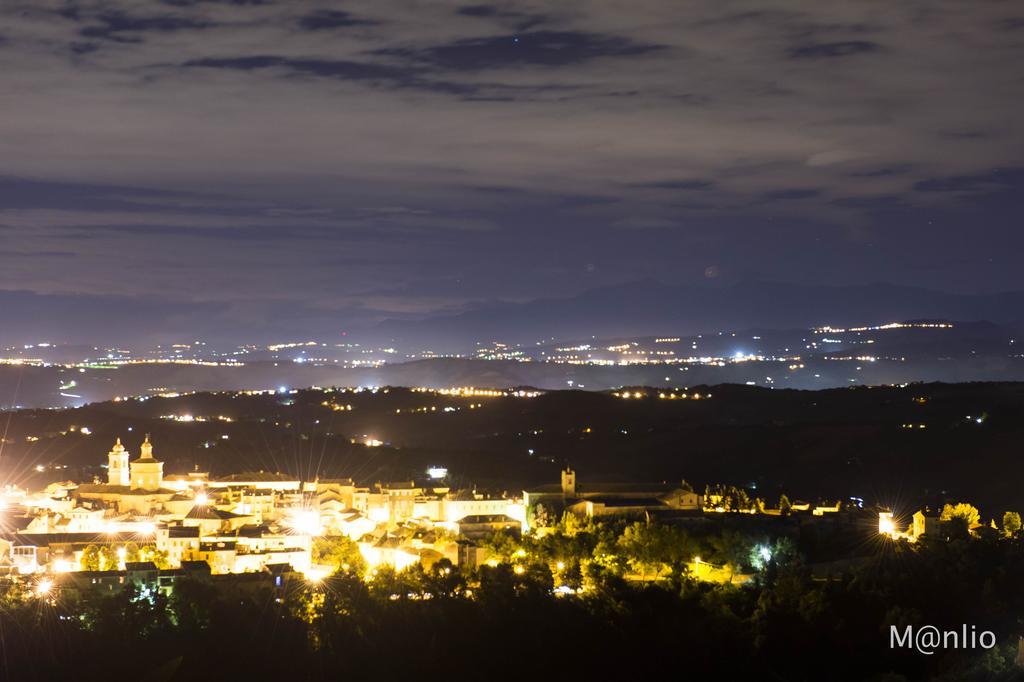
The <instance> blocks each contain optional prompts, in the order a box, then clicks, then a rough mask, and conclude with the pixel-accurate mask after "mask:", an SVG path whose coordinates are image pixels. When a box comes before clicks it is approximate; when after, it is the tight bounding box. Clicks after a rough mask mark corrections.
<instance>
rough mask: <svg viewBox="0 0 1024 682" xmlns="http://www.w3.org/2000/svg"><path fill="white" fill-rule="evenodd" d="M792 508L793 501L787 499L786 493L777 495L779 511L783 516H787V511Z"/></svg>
mask: <svg viewBox="0 0 1024 682" xmlns="http://www.w3.org/2000/svg"><path fill="white" fill-rule="evenodd" d="M792 510H793V503H792V502H790V501H789V498H788V497H786V494H785V493H783V494H781V495H779V513H780V514H782V515H783V516H788V515H789V512H791V511H792Z"/></svg>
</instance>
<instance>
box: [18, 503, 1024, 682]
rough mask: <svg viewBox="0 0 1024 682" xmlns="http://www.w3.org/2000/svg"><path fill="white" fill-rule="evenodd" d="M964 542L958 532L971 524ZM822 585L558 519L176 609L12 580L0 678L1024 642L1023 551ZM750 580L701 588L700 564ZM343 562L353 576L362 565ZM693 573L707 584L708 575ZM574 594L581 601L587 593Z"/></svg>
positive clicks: (826, 666) (1000, 649)
mask: <svg viewBox="0 0 1024 682" xmlns="http://www.w3.org/2000/svg"><path fill="white" fill-rule="evenodd" d="M960 530H963V529H960ZM876 540H877V542H876V543H875V545H874V547H873V551H872V552H871V553H870V556H869V557H868V559H867V560H866V561H864V562H863V563H861V564H859V565H857V566H855V567H848V568H846V569H843V570H837V571H836V572H835V573H832V574H830V575H826V576H822V575H820V573H819V572H818V571H812V566H811V565H810V564H809V563H808V562H807V561H806V560H805V559H804V556H803V554H802V552H801V550H800V547H799V544H798V543H794V542H792V541H791V540H789V539H787V538H770V537H751V536H736V535H731V536H726V535H721V536H705V537H697V536H693V535H691V534H690V533H688V532H687V531H684V530H681V529H677V528H672V527H669V526H659V525H654V524H646V523H642V522H641V523H632V524H627V523H625V522H622V523H614V524H602V525H592V524H581V523H574V522H572V521H568V522H566V521H565V520H563V522H562V523H561V524H559V526H558V527H557V528H556V529H555V530H554V531H552V532H550V533H548V534H546V535H544V536H543V537H540V538H531V537H527V538H526V539H524V540H517V539H515V538H512V537H495V538H494V539H492V540H491V541H490V543H489V545H490V547H491V549H492V550H493V551H494V552H495V557H496V559H497V561H496V562H494V563H495V565H494V566H490V565H483V566H481V567H480V568H479V569H478V570H476V571H470V572H466V573H462V572H460V571H458V570H457V569H455V568H454V567H453V566H452V565H451V564H449V563H448V562H447V561H444V560H442V561H439V562H437V563H435V564H433V565H432V566H431V567H429V568H422V567H420V566H418V565H417V566H415V567H412V568H410V569H407V570H405V571H403V572H400V573H395V572H394V571H393V570H390V569H386V568H381V569H378V570H376V571H370V572H368V573H365V574H361V572H362V571H363V570H364V569H365V566H360V565H359V562H358V558H357V556H354V555H353V556H351V557H347V556H346V552H349V551H350V550H351V546H346V543H344V542H343V541H341V542H340V543H339V544H338V545H337V546H335V547H333V548H327V549H326V551H325V548H323V547H321V548H320V550H321V551H320V557H321V559H323V558H325V557H329V556H331V555H332V550H333V556H334V561H335V562H337V563H339V564H340V563H341V562H342V561H344V562H345V565H347V566H348V569H347V570H339V571H338V572H337V573H335V574H334V575H332V576H330V577H328V578H325V579H323V580H319V581H307V580H302V579H296V580H293V581H292V582H291V583H286V584H285V585H283V586H282V587H281V588H274V587H273V586H272V583H270V584H268V585H267V586H266V587H264V588H260V589H257V590H240V589H238V590H236V589H223V588H217V587H214V586H213V585H212V584H210V583H208V582H203V581H195V582H187V581H183V582H179V583H178V584H177V585H176V586H175V588H174V591H173V593H172V594H170V595H169V596H165V595H154V596H146V597H144V596H142V595H141V594H140V593H138V592H137V591H135V590H133V589H126V590H124V591H122V592H120V593H118V594H114V595H111V596H103V597H100V596H89V595H88V594H85V595H82V596H81V597H79V598H74V599H73V598H71V597H70V596H68V595H62V594H60V593H59V592H56V591H53V592H49V593H46V594H41V593H40V592H39V591H38V588H36V589H35V590H33V587H32V584H31V582H25V583H13V584H8V585H7V586H6V588H5V590H4V592H3V595H2V605H0V635H2V644H3V652H2V653H3V655H2V657H0V666H2V668H0V674H2V676H3V677H4V678H5V679H11V680H49V679H81V680H93V679H98V680H108V681H109V680H121V679H125V680H127V679H132V680H222V681H223V680H257V679H259V680H263V679H273V680H335V679H351V680H369V679H375V680H399V679H447V680H470V679H491V680H499V679H516V680H548V679H567V678H568V676H571V677H572V678H575V679H593V680H610V679H623V680H627V679H628V680H646V679H683V678H697V679H714V680H741V679H765V680H816V681H817V680H886V681H888V682H893V681H897V680H919V679H940V680H1011V679H1018V678H1019V677H1020V669H1019V668H1017V667H1016V666H1015V663H1014V659H1015V657H1016V655H1017V641H1018V635H1019V634H1020V633H1022V632H1024V623H1022V621H1021V619H1020V614H1021V613H1024V582H1022V581H1021V580H1020V575H1022V574H1024V542H1022V541H1021V540H1019V539H1016V538H1014V537H1007V536H1005V535H1002V536H1000V535H999V534H995V533H993V534H988V537H984V538H979V537H971V536H969V535H967V534H966V532H965V531H964V532H960V531H958V530H957V529H956V528H953V529H952V531H951V532H950V533H948V534H946V535H945V536H944V537H940V538H936V539H935V540H933V541H925V540H922V541H921V542H919V543H917V544H916V545H910V544H908V543H905V542H894V541H890V540H888V539H882V538H876ZM696 551H701V552H704V553H705V556H707V557H710V558H712V559H714V560H715V561H730V560H729V557H732V559H731V561H730V563H732V565H733V568H735V569H736V570H737V571H743V572H746V573H748V574H749V575H750V576H751V578H750V580H749V582H748V583H747V584H745V585H742V586H740V585H734V584H730V583H728V582H722V581H719V582H714V581H711V580H709V579H707V578H705V577H703V576H700V578H699V579H698V577H695V574H694V564H693V562H692V561H691V560H690V558H691V557H692V555H693V553H694V552H696ZM349 560H351V561H352V563H349ZM698 573H699V571H698ZM576 590H579V592H578V593H576ZM908 624H913V625H926V624H931V625H935V626H937V627H939V628H941V629H945V628H956V629H959V628H960V627H961V625H962V624H967V625H974V626H976V627H977V629H978V630H979V631H981V630H991V631H993V632H994V633H995V635H996V645H995V647H993V648H990V649H981V648H978V649H974V650H951V651H938V652H936V653H935V654H934V655H929V656H926V655H922V654H919V653H915V652H910V651H905V650H892V649H891V648H890V646H889V645H890V635H889V629H890V626H891V625H897V626H900V627H904V626H905V625H908Z"/></svg>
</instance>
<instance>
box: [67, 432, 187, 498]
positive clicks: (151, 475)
mask: <svg viewBox="0 0 1024 682" xmlns="http://www.w3.org/2000/svg"><path fill="white" fill-rule="evenodd" d="M107 462H108V463H107V482H106V483H99V482H97V483H90V484H83V485H80V486H78V490H77V491H76V493H77V495H78V497H79V498H81V499H83V500H98V501H101V502H106V503H109V504H114V505H116V506H117V509H118V511H120V512H128V511H133V512H136V513H140V514H149V513H151V512H153V511H155V510H157V509H160V508H162V507H163V506H164V504H165V503H166V502H168V501H170V500H171V498H173V497H174V496H175V491H174V490H170V489H168V488H164V487H162V486H163V480H164V463H163V462H161V461H159V460H157V459H156V458H154V457H153V445H152V443H150V442H149V436H148V435H147V436H146V440H144V441H143V443H142V445H141V447H140V448H139V458H138V459H136V460H131V457H130V454H129V452H128V450H127V449H125V447H124V445H122V444H121V439H120V438H118V439H117V442H116V443H114V447H113V449H112V450H111V451H110V452H109V453H108V454H107Z"/></svg>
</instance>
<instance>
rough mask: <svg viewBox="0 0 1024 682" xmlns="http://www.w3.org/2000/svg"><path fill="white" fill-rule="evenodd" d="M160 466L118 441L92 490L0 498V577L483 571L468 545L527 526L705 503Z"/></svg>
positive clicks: (88, 580)
mask: <svg viewBox="0 0 1024 682" xmlns="http://www.w3.org/2000/svg"><path fill="white" fill-rule="evenodd" d="M163 467H164V465H163V462H161V461H160V460H159V459H157V458H156V456H155V454H154V450H153V445H152V443H151V442H150V440H149V437H148V436H147V437H146V439H145V440H144V441H143V442H142V443H141V445H140V447H139V456H138V457H137V458H134V459H133V458H132V456H131V453H130V452H129V451H128V449H127V448H126V447H125V446H124V445H123V444H122V443H121V441H120V439H118V440H117V442H116V443H115V444H114V446H113V448H112V449H111V450H110V452H109V453H108V455H107V480H106V481H105V482H104V481H100V480H95V481H93V482H91V483H75V482H71V481H68V482H56V483H51V484H50V485H48V486H47V487H46V488H45V489H43V490H41V491H38V492H35V493H28V492H25V491H22V490H18V489H11V488H9V489H7V490H6V491H0V575H2V574H8V575H11V574H17V575H26V574H33V575H36V576H37V577H39V578H40V579H41V580H44V581H50V580H52V579H54V578H56V577H58V576H60V579H61V580H62V581H64V582H66V583H75V584H78V585H79V587H88V586H90V585H91V586H92V587H93V589H100V590H104V589H108V590H113V589H117V588H118V586H123V585H125V584H128V583H133V582H134V583H139V582H140V581H141V582H142V583H145V584H146V585H149V586H150V587H152V588H163V587H168V586H170V585H172V584H173V582H174V581H175V580H177V579H178V578H179V577H181V576H182V575H193V576H194V575H204V576H210V577H212V578H215V579H216V578H218V577H220V576H225V577H226V576H236V577H238V576H245V575H250V576H251V575H255V574H258V575H261V576H264V577H268V576H269V577H272V578H273V579H274V580H276V581H280V579H281V576H282V575H283V574H302V575H304V576H305V577H307V578H309V577H312V578H316V577H319V576H321V575H323V574H326V573H327V572H328V571H329V570H330V567H327V566H318V565H317V564H316V563H315V562H314V552H313V547H314V540H315V538H318V537H330V536H335V537H340V536H344V537H347V538H350V539H351V540H352V541H353V542H355V543H356V545H357V546H358V548H359V551H360V553H361V554H362V556H363V558H364V559H365V561H366V563H367V564H368V565H369V566H370V567H371V568H373V567H377V566H381V565H391V566H394V567H395V568H398V569H402V568H405V567H406V566H409V565H411V564H414V563H417V562H420V563H424V564H427V565H429V564H431V563H433V562H434V561H437V560H440V559H442V558H445V559H448V560H449V561H451V562H452V563H453V564H455V565H458V566H468V567H472V566H475V565H477V564H479V563H481V562H482V561H485V560H486V559H487V556H486V550H484V549H483V548H482V547H480V545H479V541H480V540H481V539H483V538H485V537H487V536H489V535H491V534H492V533H494V532H495V531H503V530H508V531H513V532H517V533H518V532H522V531H524V530H526V529H527V528H528V527H529V525H530V522H531V520H537V519H532V518H531V517H536V516H537V515H539V514H543V515H546V516H547V518H548V520H551V521H554V520H557V518H558V516H559V515H560V514H561V513H562V512H563V511H568V512H570V513H574V514H578V515H580V516H588V517H607V516H613V515H629V516H646V517H648V518H662V517H672V516H673V515H687V514H690V515H698V516H699V515H701V514H702V513H703V505H704V500H703V496H702V495H698V494H697V493H695V492H693V491H692V490H691V489H690V488H689V487H688V486H686V485H685V484H678V485H677V484H671V483H664V482H662V483H651V484H621V483H607V484H600V483H593V484H589V483H588V484H581V483H577V480H576V473H575V472H574V471H572V470H571V469H566V470H564V471H563V472H562V474H561V481H560V482H559V483H554V484H551V485H542V486H539V487H536V488H533V489H530V490H525V491H523V493H522V495H521V496H519V495H515V496H509V495H506V494H485V493H481V492H478V491H476V490H452V489H450V488H448V487H445V486H443V485H440V481H434V483H435V484H437V485H434V484H431V485H418V484H417V483H415V482H413V481H399V482H391V483H376V484H374V485H372V486H360V485H357V484H356V483H355V482H353V481H352V480H350V479H328V480H325V479H318V480H313V481H303V480H300V479H298V478H295V477H290V476H287V475H285V474H280V473H271V472H262V471H261V472H253V473H240V474H233V475H230V476H226V477H222V478H212V477H210V476H209V475H208V474H206V473H202V472H191V473H187V474H175V475H167V474H165V473H164V468H163ZM545 523H546V521H545ZM41 584H48V583H47V582H43V583H41Z"/></svg>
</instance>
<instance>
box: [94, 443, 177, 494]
mask: <svg viewBox="0 0 1024 682" xmlns="http://www.w3.org/2000/svg"><path fill="white" fill-rule="evenodd" d="M107 457H108V459H109V465H108V467H107V483H108V484H109V485H116V486H122V487H130V488H131V489H132V490H146V491H152V492H155V491H157V490H159V489H160V486H161V485H162V484H163V482H164V463H163V462H159V461H157V460H155V459H153V446H152V445H151V444H150V442H149V435H148V434H147V435H146V440H144V441H143V442H142V446H141V447H140V448H139V458H138V459H137V460H135V461H133V462H129V461H128V458H129V454H128V451H127V450H125V449H124V446H123V445H121V439H120V438H118V439H117V442H116V443H114V449H113V450H111V451H110V453H109V454H108V455H107Z"/></svg>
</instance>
